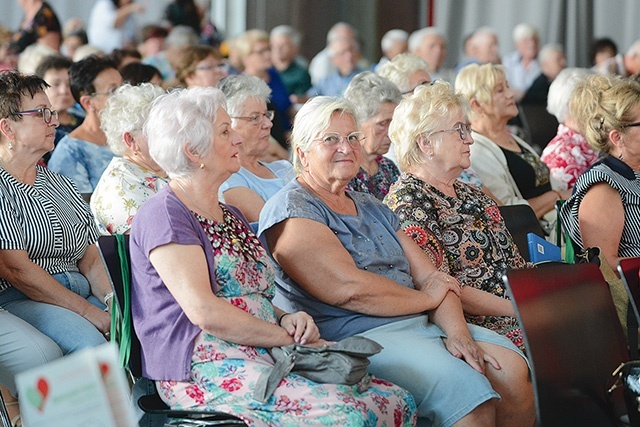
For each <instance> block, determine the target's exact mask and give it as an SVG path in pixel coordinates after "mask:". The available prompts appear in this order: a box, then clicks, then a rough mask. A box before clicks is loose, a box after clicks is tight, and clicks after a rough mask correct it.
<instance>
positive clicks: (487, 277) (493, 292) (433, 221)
mask: <svg viewBox="0 0 640 427" xmlns="http://www.w3.org/2000/svg"><path fill="white" fill-rule="evenodd" d="M469 110H470V107H469V102H468V101H467V100H466V99H465V98H464V97H463V96H462V95H459V94H458V95H455V94H454V93H453V90H452V88H451V86H450V85H449V84H448V83H445V82H437V83H435V84H434V85H432V86H426V87H422V88H419V89H418V90H416V92H415V93H414V94H413V95H412V96H410V97H409V98H405V99H404V100H403V101H402V102H401V103H400V105H399V106H398V108H397V109H396V112H395V113H394V116H393V122H392V123H391V127H390V129H389V135H390V137H391V139H392V140H393V143H394V144H395V145H396V153H397V154H398V161H399V163H400V165H401V166H402V170H403V171H404V173H403V174H402V175H401V176H400V178H399V179H398V181H397V182H396V183H395V184H394V185H392V186H391V190H390V191H389V194H388V196H387V198H386V199H385V203H386V204H387V205H388V206H389V207H390V208H391V209H392V210H393V211H394V212H395V213H396V215H398V217H399V218H400V226H401V228H402V229H403V230H404V232H405V233H406V234H407V235H408V236H409V237H412V238H413V239H414V240H415V242H416V243H417V244H418V245H419V246H420V247H421V248H422V250H423V251H424V252H425V253H426V254H427V255H429V257H430V258H431V261H432V262H433V264H434V265H435V266H436V267H437V268H438V269H440V270H441V271H443V272H446V273H448V274H451V275H452V276H454V277H455V278H456V279H457V280H458V281H459V282H460V283H461V284H462V285H463V286H464V287H463V289H462V293H461V295H460V300H461V302H462V308H463V309H464V312H465V315H466V318H467V321H468V322H469V323H472V324H475V325H479V326H483V327H485V328H488V329H491V330H493V331H495V332H498V333H499V334H502V335H504V336H506V337H507V338H509V339H510V340H511V341H512V342H513V343H514V344H515V345H516V346H518V347H520V348H521V349H523V350H524V338H523V336H522V330H521V329H520V325H519V324H518V320H517V319H516V318H515V310H514V308H513V304H512V303H511V301H509V298H508V297H507V289H506V287H505V286H504V284H503V282H502V276H503V275H504V274H505V273H506V272H507V271H509V270H511V269H518V268H525V267H530V266H531V265H530V264H528V263H527V262H526V261H525V260H524V259H523V258H522V256H521V255H520V253H519V252H518V248H517V247H516V245H515V244H514V242H513V239H512V238H511V235H510V234H509V232H508V231H507V227H506V226H505V223H504V220H503V219H502V217H501V215H500V211H499V210H498V207H497V205H496V203H495V202H494V201H493V200H492V199H491V198H489V197H488V196H487V195H486V194H483V193H482V192H481V191H479V190H478V189H477V188H473V187H472V186H469V185H466V184H463V183H461V182H459V180H458V176H459V175H460V172H461V171H463V170H464V169H465V168H467V167H469V164H470V163H471V160H470V152H471V146H472V145H473V138H472V137H471V129H470V126H469V118H468V113H469Z"/></svg>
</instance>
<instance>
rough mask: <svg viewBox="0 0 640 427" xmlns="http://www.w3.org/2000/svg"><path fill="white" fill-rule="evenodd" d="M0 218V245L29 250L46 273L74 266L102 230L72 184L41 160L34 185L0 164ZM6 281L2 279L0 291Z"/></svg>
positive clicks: (70, 268)
mask: <svg viewBox="0 0 640 427" xmlns="http://www.w3.org/2000/svg"><path fill="white" fill-rule="evenodd" d="M0 224H2V226H0V249H8V250H25V251H27V253H28V255H29V259H31V261H33V262H34V263H36V264H37V265H39V266H40V267H42V268H43V269H44V270H45V271H47V272H48V273H49V274H56V273H62V272H64V271H76V272H77V271H78V267H77V263H78V260H80V258H82V256H83V255H84V253H85V251H86V249H87V246H88V245H89V244H92V243H94V242H95V241H96V240H97V239H98V236H99V234H100V233H99V232H98V228H97V226H96V224H95V222H94V219H93V215H92V214H91V210H90V209H89V205H87V203H86V202H85V201H84V200H83V199H82V197H81V196H80V194H79V193H78V191H77V190H76V187H75V186H74V184H72V182H71V181H70V180H69V179H68V178H66V177H64V176H62V175H59V174H57V173H55V172H51V171H49V170H47V169H46V168H41V167H40V166H37V176H36V181H35V184H34V185H33V187H32V186H30V185H27V184H22V183H20V182H18V181H16V180H15V179H14V178H13V177H12V176H11V175H10V174H8V173H7V172H6V171H5V170H4V169H2V168H0ZM9 286H11V284H10V283H9V282H7V281H6V280H4V279H0V291H2V290H3V289H6V288H8V287H9Z"/></svg>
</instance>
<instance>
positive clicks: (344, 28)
mask: <svg viewBox="0 0 640 427" xmlns="http://www.w3.org/2000/svg"><path fill="white" fill-rule="evenodd" d="M340 38H345V39H350V40H353V42H354V43H356V44H357V45H359V42H358V32H357V31H356V29H355V28H353V26H352V25H350V24H347V23H346V22H338V23H337V24H335V25H334V26H333V27H331V29H330V30H329V32H328V33H327V46H326V47H325V48H324V49H322V50H321V51H320V52H318V54H317V55H316V56H314V57H313V59H312V60H311V62H310V63H309V74H310V75H311V84H314V85H315V84H318V83H319V82H320V81H321V80H322V79H324V78H325V77H328V76H329V75H330V74H331V73H332V72H333V71H335V65H333V63H332V61H331V57H330V55H329V46H330V45H331V43H332V42H333V41H334V40H336V39H340ZM357 61H359V62H358V66H359V67H360V68H362V69H363V70H364V69H367V68H368V64H367V61H366V60H364V59H362V58H361V57H358V59H357Z"/></svg>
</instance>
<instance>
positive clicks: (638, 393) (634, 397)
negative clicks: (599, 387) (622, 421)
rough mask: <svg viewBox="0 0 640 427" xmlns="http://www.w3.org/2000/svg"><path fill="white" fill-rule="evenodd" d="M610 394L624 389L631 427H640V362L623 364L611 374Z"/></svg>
mask: <svg viewBox="0 0 640 427" xmlns="http://www.w3.org/2000/svg"><path fill="white" fill-rule="evenodd" d="M611 382H612V383H613V385H612V386H611V387H609V390H608V394H609V395H611V393H613V391H614V390H616V389H618V388H620V387H622V393H623V396H624V403H625V406H626V407H627V415H628V416H629V425H630V426H632V427H633V426H636V427H637V426H640V360H632V361H630V362H626V363H622V364H620V366H618V367H617V368H616V370H615V371H613V373H612V374H611Z"/></svg>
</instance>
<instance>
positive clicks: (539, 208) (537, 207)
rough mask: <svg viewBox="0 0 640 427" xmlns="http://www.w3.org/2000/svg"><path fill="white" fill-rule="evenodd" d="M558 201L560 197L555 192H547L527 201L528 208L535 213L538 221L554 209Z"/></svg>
mask: <svg viewBox="0 0 640 427" xmlns="http://www.w3.org/2000/svg"><path fill="white" fill-rule="evenodd" d="M559 199H560V196H559V194H558V193H556V192H555V191H547V192H546V193H544V194H541V195H539V196H537V197H532V198H531V199H527V202H528V203H529V206H531V209H533V211H534V212H535V213H536V216H537V217H538V219H540V218H542V217H543V216H544V215H545V214H546V213H547V212H549V211H552V210H553V209H555V206H556V201H558V200H559Z"/></svg>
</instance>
